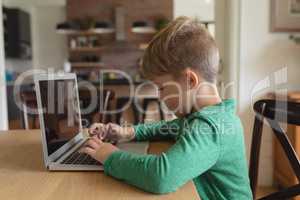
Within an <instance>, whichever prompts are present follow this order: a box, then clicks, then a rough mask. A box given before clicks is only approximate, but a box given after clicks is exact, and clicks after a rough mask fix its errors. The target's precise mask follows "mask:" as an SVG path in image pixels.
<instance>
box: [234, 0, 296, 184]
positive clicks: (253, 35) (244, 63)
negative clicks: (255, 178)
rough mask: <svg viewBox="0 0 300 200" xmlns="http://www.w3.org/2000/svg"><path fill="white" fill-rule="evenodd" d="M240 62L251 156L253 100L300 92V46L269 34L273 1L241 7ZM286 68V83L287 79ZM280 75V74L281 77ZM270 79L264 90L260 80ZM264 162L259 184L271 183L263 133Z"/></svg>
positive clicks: (258, 0)
mask: <svg viewBox="0 0 300 200" xmlns="http://www.w3.org/2000/svg"><path fill="white" fill-rule="evenodd" d="M241 13H242V14H241V57H240V58H241V63H240V82H239V87H240V89H239V93H240V97H239V101H240V115H241V117H242V121H243V124H244V128H245V136H246V143H247V149H248V153H249V149H250V142H251V136H252V126H253V118H254V115H253V113H252V112H251V110H252V107H251V104H252V102H251V96H254V99H255V98H256V97H258V96H260V95H263V94H265V93H266V92H267V91H270V90H273V89H274V88H275V89H276V88H277V90H278V88H280V87H284V88H285V87H288V88H293V89H300V79H299V75H300V45H296V44H295V43H294V42H293V41H291V40H289V39H288V37H289V35H288V34H278V33H270V31H269V23H270V17H269V13H270V1H269V0H251V1H249V0H242V6H241ZM283 67H287V81H285V80H284V76H285V75H284V74H285V70H283V71H281V72H283V73H281V72H280V71H279V73H276V71H278V70H280V69H282V68H283ZM276 74H277V75H278V74H282V75H283V76H281V78H283V83H279V84H277V85H275V84H274V79H275V77H278V76H276ZM279 76H280V75H279ZM268 77H270V80H271V84H270V87H267V88H266V89H258V92H255V94H252V93H253V90H254V89H255V88H257V87H263V88H264V84H263V83H262V82H260V81H261V80H263V79H265V78H268ZM264 133H265V134H264V136H263V142H262V148H263V149H262V151H261V154H262V155H261V163H260V165H261V166H260V174H261V175H260V176H259V178H260V180H259V182H260V184H262V185H271V184H272V173H273V170H272V169H273V166H272V137H271V136H272V135H271V132H270V131H266V132H264Z"/></svg>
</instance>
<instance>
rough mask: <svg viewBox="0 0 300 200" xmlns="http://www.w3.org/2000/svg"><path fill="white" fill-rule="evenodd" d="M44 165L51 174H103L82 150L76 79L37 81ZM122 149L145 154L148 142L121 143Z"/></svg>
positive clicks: (66, 76)
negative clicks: (90, 172) (76, 172)
mask: <svg viewBox="0 0 300 200" xmlns="http://www.w3.org/2000/svg"><path fill="white" fill-rule="evenodd" d="M34 81H35V89H36V95H37V103H38V112H39V120H40V128H41V133H42V146H43V156H44V163H45V166H46V168H47V169H48V170H53V171H55V170H58V171H102V170H103V166H102V165H101V163H99V162H98V161H96V160H94V159H93V158H92V157H90V156H89V155H87V154H84V153H79V149H80V148H81V147H82V146H83V145H84V144H85V142H86V141H87V140H88V136H85V135H84V134H83V129H82V121H81V114H80V102H79V95H78V86H77V79H76V75H75V74H73V73H61V74H38V75H35V77H34ZM117 146H118V147H119V148H120V149H122V150H126V151H129V152H133V153H139V154H146V153H147V149H148V146H149V145H148V142H132V143H123V144H122V143H120V144H118V145H117Z"/></svg>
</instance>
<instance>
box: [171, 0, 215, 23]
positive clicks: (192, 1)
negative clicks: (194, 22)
mask: <svg viewBox="0 0 300 200" xmlns="http://www.w3.org/2000/svg"><path fill="white" fill-rule="evenodd" d="M214 2H215V0H189V1H186V0H174V15H175V17H178V16H181V15H185V16H190V17H198V18H199V19H200V20H201V21H213V20H214V19H215V17H214Z"/></svg>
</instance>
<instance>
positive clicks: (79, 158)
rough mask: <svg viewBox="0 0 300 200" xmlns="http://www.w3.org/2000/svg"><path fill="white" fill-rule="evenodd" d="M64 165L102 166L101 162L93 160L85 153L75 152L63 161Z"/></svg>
mask: <svg viewBox="0 0 300 200" xmlns="http://www.w3.org/2000/svg"><path fill="white" fill-rule="evenodd" d="M62 164H73V165H101V163H100V162H98V161H97V160H95V159H94V158H92V157H91V156H89V155H87V154H85V153H79V152H78V151H74V152H73V153H72V154H70V155H69V156H68V157H67V158H66V159H64V160H63V161H62Z"/></svg>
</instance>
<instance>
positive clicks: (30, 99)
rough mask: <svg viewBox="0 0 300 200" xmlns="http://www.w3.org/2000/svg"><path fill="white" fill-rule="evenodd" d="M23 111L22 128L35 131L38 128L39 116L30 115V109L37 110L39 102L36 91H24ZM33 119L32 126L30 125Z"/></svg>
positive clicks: (21, 95)
mask: <svg viewBox="0 0 300 200" xmlns="http://www.w3.org/2000/svg"><path fill="white" fill-rule="evenodd" d="M20 97H21V104H22V111H21V127H23V128H24V129H26V130H28V129H35V128H38V127H39V125H38V114H30V113H29V112H28V108H30V109H37V100H36V94H35V91H34V90H31V91H23V92H21V94H20ZM30 119H31V124H30Z"/></svg>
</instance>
